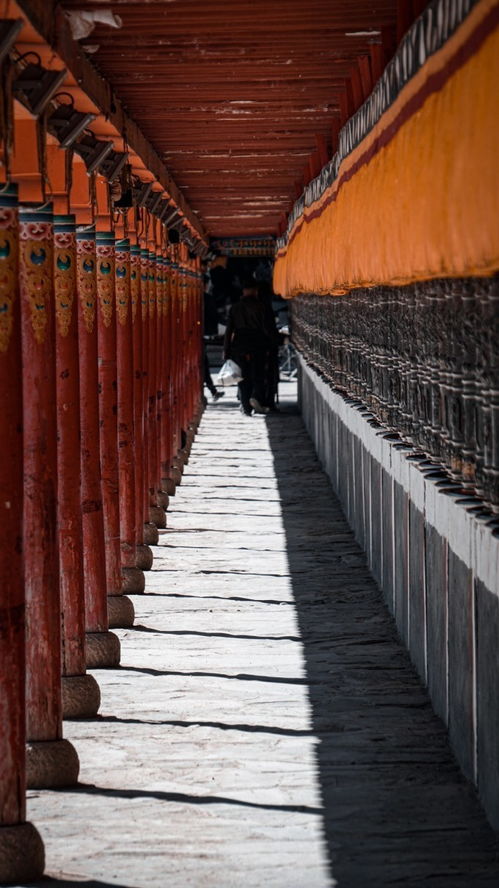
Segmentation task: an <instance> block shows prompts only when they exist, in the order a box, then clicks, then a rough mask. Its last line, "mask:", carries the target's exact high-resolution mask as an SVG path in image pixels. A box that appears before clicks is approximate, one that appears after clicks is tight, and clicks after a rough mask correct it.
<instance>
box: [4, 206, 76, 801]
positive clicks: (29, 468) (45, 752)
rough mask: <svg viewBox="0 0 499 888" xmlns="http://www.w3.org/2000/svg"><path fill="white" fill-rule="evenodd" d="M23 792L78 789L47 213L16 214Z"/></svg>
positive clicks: (43, 210)
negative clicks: (68, 728) (68, 731)
mask: <svg viewBox="0 0 499 888" xmlns="http://www.w3.org/2000/svg"><path fill="white" fill-rule="evenodd" d="M19 218H20V223H19V237H20V250H19V254H20V286H21V317H22V351H23V424H24V445H23V453H24V497H25V498H24V513H23V530H24V539H23V548H24V564H25V580H26V611H27V631H26V642H27V646H26V650H27V658H26V669H27V682H26V687H27V695H26V704H27V737H28V756H27V780H28V786H31V787H44V786H45V787H46V786H49V787H50V786H64V785H70V784H73V783H75V782H76V780H77V778H78V770H79V762H78V756H77V754H76V751H75V750H74V748H73V746H72V745H71V744H70V743H69V742H68V741H67V740H63V739H62V697H61V665H62V664H61V606H60V598H59V563H58V546H57V513H56V503H57V429H56V379H55V342H54V335H55V317H54V316H55V311H54V293H53V283H54V275H53V228H52V211H51V207H47V206H46V207H40V208H35V209H27V208H21V210H20V216H19Z"/></svg>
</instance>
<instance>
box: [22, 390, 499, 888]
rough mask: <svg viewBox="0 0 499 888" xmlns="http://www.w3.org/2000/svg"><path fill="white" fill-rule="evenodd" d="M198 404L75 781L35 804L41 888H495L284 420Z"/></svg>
mask: <svg viewBox="0 0 499 888" xmlns="http://www.w3.org/2000/svg"><path fill="white" fill-rule="evenodd" d="M281 390H282V395H281V406H282V407H283V412H282V413H281V414H277V415H273V416H271V417H268V418H264V417H253V418H252V419H248V418H246V417H244V416H241V415H240V414H239V412H238V411H237V405H236V403H235V400H234V398H233V396H231V393H233V392H234V390H233V389H232V390H229V392H228V396H226V397H225V398H224V399H223V400H222V401H220V402H219V403H217V404H216V405H209V407H208V408H207V410H206V411H205V414H204V417H203V420H202V422H201V425H200V428H199V430H198V434H197V436H196V440H195V443H194V447H193V450H192V453H191V457H190V461H189V464H188V465H187V467H186V469H185V472H184V476H183V479H182V484H181V486H180V487H178V488H177V492H176V495H175V497H174V498H172V499H171V500H170V508H169V511H168V527H167V529H166V530H165V531H162V532H161V533H160V541H159V546H158V547H156V548H155V549H154V566H153V569H152V571H150V572H148V574H147V585H146V592H145V594H144V595H136V596H134V597H133V603H134V607H135V611H136V620H135V625H134V627H133V628H132V629H126V630H125V629H121V630H117V631H118V634H119V636H120V639H121V643H122V659H121V665H120V667H119V668H117V669H102V670H98V671H97V670H96V671H94V674H95V675H96V677H98V680H99V684H100V687H101V691H102V705H101V709H100V712H99V715H98V716H97V717H95V718H94V719H88V720H81V721H67V722H65V736H66V737H67V739H69V740H70V741H72V742H73V743H74V745H75V747H76V748H77V749H78V754H79V758H80V764H81V771H80V778H79V783H78V785H77V786H75V787H73V788H67V789H62V790H58V791H57V790H39V791H33V790H32V791H29V793H28V817H29V819H30V820H31V822H32V823H33V824H34V825H35V826H36V827H37V828H38V829H39V831H40V834H41V836H42V838H43V841H44V843H45V851H46V873H47V875H46V878H45V879H44V880H43V881H41V882H37V883H36V885H39V886H42V885H43V886H47V888H49V886H52V888H62V886H85V888H110V886H121V888H166V886H168V888H187V886H191V885H192V886H195V888H241V886H243V885H244V886H245V888H262V886H266V888H326V886H333V885H338V886H339V888H367V886H369V888H375V886H388V885H404V886H405V885H407V886H411V885H412V886H419V888H421V886H423V885H426V884H428V885H431V886H432V888H444V886H445V888H480V886H482V885H483V886H485V885H487V886H495V888H497V885H498V876H499V869H498V864H497V845H496V839H495V837H494V833H493V832H492V830H491V828H490V827H489V826H488V825H487V822H486V819H485V815H484V813H483V810H482V808H481V807H480V805H479V803H478V801H477V799H476V796H475V790H474V789H473V788H472V787H471V785H470V784H468V783H467V782H466V781H465V779H464V777H463V776H462V775H461V772H460V771H459V769H458V767H457V765H456V763H455V761H454V759H453V756H452V753H451V751H450V748H449V745H448V740H447V736H446V732H445V730H444V727H443V724H442V723H441V722H440V720H439V719H438V718H437V717H436V716H435V715H434V714H433V712H432V708H431V705H430V702H429V698H428V696H427V694H426V691H425V690H424V689H423V687H422V685H421V683H420V681H419V679H418V677H417V675H416V673H415V671H414V669H413V667H412V665H411V663H410V660H409V656H408V654H407V653H406V652H405V649H404V648H403V647H402V644H401V643H400V641H399V639H398V637H397V632H396V630H395V627H394V623H393V622H392V618H391V617H390V616H389V614H388V611H387V610H386V608H385V605H384V603H383V601H382V598H381V596H380V593H379V592H378V589H377V587H376V584H375V582H374V581H373V579H372V578H371V576H370V574H369V571H368V569H367V567H366V560H365V558H364V555H363V553H362V551H361V550H360V549H359V546H358V545H357V543H356V542H355V540H354V537H353V533H352V531H351V530H350V529H349V527H348V525H347V523H346V521H345V518H344V517H343V514H342V511H341V508H340V506H339V504H338V501H337V499H336V497H335V495H334V494H333V492H332V489H331V487H330V486H329V484H328V483H327V482H326V480H325V476H324V474H323V473H322V470H321V468H320V465H319V463H318V461H317V458H316V456H315V454H314V450H313V447H312V444H311V442H310V439H309V438H308V435H307V433H306V431H305V429H304V427H303V424H302V420H301V418H300V416H299V415H298V413H297V411H296V408H295V406H294V405H295V398H296V393H295V383H293V382H289V383H282V384H281Z"/></svg>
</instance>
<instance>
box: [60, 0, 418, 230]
mask: <svg viewBox="0 0 499 888" xmlns="http://www.w3.org/2000/svg"><path fill="white" fill-rule="evenodd" d="M62 5H63V7H64V8H65V9H67V10H71V9H72V10H75V9H81V10H95V9H98V8H99V7H100V8H102V3H101V0H62ZM424 5H425V2H423V0H376V3H373V2H372V0H307V2H304V0H287V2H286V4H283V3H280V2H272V0H189V2H185V0H167V2H166V0H140V2H138V0H108V2H106V6H107V7H109V8H111V9H112V11H113V12H114V13H116V14H118V15H119V16H120V17H121V19H122V22H123V27H122V28H120V29H117V30H115V29H110V28H106V27H105V26H102V25H98V26H97V27H96V28H95V30H94V31H93V32H92V34H91V36H90V37H89V38H88V39H87V41H82V43H85V42H88V43H92V44H95V45H98V47H99V49H98V51H97V52H96V53H95V54H93V55H92V57H91V58H92V63H93V64H95V65H96V66H97V67H98V69H99V71H100V72H102V74H103V75H104V76H105V77H106V78H107V79H108V80H109V82H110V83H111V84H112V86H113V88H114V89H115V90H116V93H117V95H119V96H120V98H121V100H122V102H123V103H125V104H126V108H127V110H128V111H129V113H130V116H131V117H132V118H133V119H134V120H136V121H137V123H138V125H139V126H140V128H141V130H142V132H143V133H144V134H145V136H146V137H147V139H148V140H149V142H150V143H151V144H152V145H154V147H155V149H156V152H157V153H158V155H159V156H160V157H161V159H162V160H163V161H164V163H165V164H166V166H167V167H168V169H169V170H171V172H172V176H173V177H174V179H175V181H176V183H177V184H178V186H179V188H180V190H181V191H182V192H183V193H184V194H185V196H186V198H187V199H188V201H189V204H190V206H191V207H192V208H193V209H194V211H195V212H196V214H197V216H198V218H199V219H200V220H201V222H202V223H203V224H204V225H205V226H206V228H207V230H208V232H209V234H210V235H212V236H215V237H216V236H228V235H244V234H247V235H251V234H255V235H265V234H276V233H277V232H279V231H280V230H281V229H282V226H283V218H284V219H285V218H286V214H287V212H288V211H289V208H290V206H291V205H292V204H293V201H294V200H295V198H296V192H297V189H298V188H299V187H301V188H303V187H304V185H306V184H307V183H308V182H309V181H310V180H311V178H313V177H314V176H315V175H316V174H317V172H318V171H319V170H320V168H321V167H322V166H323V165H324V163H325V162H326V161H327V160H328V159H329V158H330V157H331V155H332V153H333V152H334V150H335V149H336V146H337V139H338V133H339V130H340V128H341V126H342V125H343V124H344V123H345V122H346V120H347V119H348V117H350V116H351V114H352V113H354V111H355V110H356V109H357V108H358V107H359V106H360V104H362V102H363V101H364V99H365V98H366V96H367V95H368V94H369V92H370V90H371V89H372V86H373V85H374V83H375V81H376V79H377V78H378V77H379V76H380V74H381V72H382V70H383V67H384V65H385V64H386V62H387V61H388V60H389V58H390V57H391V55H392V54H393V52H394V50H395V46H396V41H397V39H398V38H399V37H400V36H401V33H403V30H404V29H405V28H406V27H408V25H409V24H410V23H411V22H412V21H413V19H414V17H415V15H417V14H418V12H419V11H421V8H422V7H423V6H424ZM238 206H239V210H240V212H239V213H238Z"/></svg>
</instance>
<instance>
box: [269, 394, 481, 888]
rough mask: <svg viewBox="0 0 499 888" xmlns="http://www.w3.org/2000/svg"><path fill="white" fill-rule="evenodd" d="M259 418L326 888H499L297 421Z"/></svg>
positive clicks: (436, 728)
mask: <svg viewBox="0 0 499 888" xmlns="http://www.w3.org/2000/svg"><path fill="white" fill-rule="evenodd" d="M284 411H285V412H283V414H282V415H277V416H271V417H268V418H267V420H266V422H267V428H268V434H269V439H270V444H271V448H272V453H273V458H274V464H275V471H276V478H277V482H278V488H279V493H280V497H281V503H282V511H283V522H284V528H285V533H286V544H287V554H288V560H289V570H290V575H291V582H292V586H293V593H294V598H295V602H296V608H297V614H298V622H299V627H300V634H301V636H302V640H303V644H304V653H305V660H306V673H307V680H308V683H309V694H310V701H311V706H312V712H313V724H312V730H313V733H314V734H315V735H316V736H317V737H318V738H319V744H318V752H317V766H318V779H319V782H320V787H321V793H322V803H323V808H324V836H325V841H326V845H327V855H328V858H329V864H330V871H331V875H332V877H333V878H334V879H335V880H336V883H337V885H338V888H365V886H368V885H369V886H370V888H373V886H387V885H413V886H419V888H421V886H422V885H426V884H429V885H430V884H431V886H432V888H444V886H445V888H478V886H482V885H490V886H492V885H494V886H496V888H497V885H498V884H499V862H498V860H499V859H498V845H497V841H496V837H495V834H494V833H493V832H492V830H491V829H490V827H489V826H488V824H487V822H486V819H485V815H484V813H483V810H482V808H481V806H480V804H479V802H478V800H477V797H476V794H475V791H474V789H473V787H471V786H470V785H469V784H468V783H467V782H466V780H465V779H464V777H463V776H462V775H461V773H460V771H459V770H458V767H457V765H456V763H455V761H454V759H453V756H452V753H451V751H450V748H449V745H448V741H447V735H446V732H445V729H444V726H443V724H442V723H441V721H440V720H439V719H438V718H437V717H436V716H435V715H434V714H433V711H432V708H431V705H430V702H429V698H428V696H427V694H426V691H425V690H424V689H423V688H422V686H421V684H420V681H419V678H418V676H417V674H416V672H415V671H414V669H413V667H412V665H411V663H410V660H409V657H408V655H407V654H406V652H405V650H404V648H403V647H402V645H401V643H400V641H399V639H398V636H397V633H396V629H395V625H394V623H393V621H392V618H391V616H390V615H389V613H388V611H387V609H386V608H385V605H384V603H383V600H382V597H381V595H380V593H379V591H378V589H377V587H376V584H375V582H374V580H373V579H372V578H371V577H370V574H369V572H368V569H367V566H366V562H365V558H364V555H363V553H362V551H361V550H360V548H359V547H358V545H357V543H356V542H355V540H354V537H353V534H352V532H351V531H350V529H349V527H348V525H347V523H346V520H345V518H344V516H343V514H342V511H341V507H340V505H339V502H338V500H337V499H336V497H335V495H334V493H333V492H332V489H331V487H330V485H329V482H328V480H327V478H326V476H325V475H324V474H323V473H322V471H321V469H320V466H319V464H318V462H317V460H316V457H315V453H314V450H313V447H312V444H311V442H310V439H309V438H308V435H307V433H306V431H305V429H304V427H303V424H302V421H301V418H300V417H299V416H298V414H297V411H296V409H293V408H290V407H289V406H288V407H287V408H286V407H285V408H284Z"/></svg>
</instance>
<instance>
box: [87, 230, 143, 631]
mask: <svg viewBox="0 0 499 888" xmlns="http://www.w3.org/2000/svg"><path fill="white" fill-rule="evenodd" d="M96 262H97V345H98V379H99V443H100V467H101V488H102V504H103V511H104V538H105V543H106V581H107V595H108V598H116V597H118V596H119V597H120V601H119V602H112V603H111V605H109V607H110V609H111V615H112V621H113V626H117V625H118V623H117V620H119V622H120V625H121V626H132V625H133V619H134V613H133V605H132V602H131V601H130V599H129V598H127V597H126V596H125V597H124V598H123V599H121V596H122V595H123V578H122V573H121V543H120V508H119V467H118V370H117V357H116V288H115V273H116V252H115V241H114V234H113V233H112V232H110V231H97V233H96ZM108 604H109V602H108Z"/></svg>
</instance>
